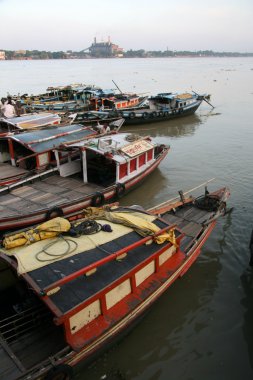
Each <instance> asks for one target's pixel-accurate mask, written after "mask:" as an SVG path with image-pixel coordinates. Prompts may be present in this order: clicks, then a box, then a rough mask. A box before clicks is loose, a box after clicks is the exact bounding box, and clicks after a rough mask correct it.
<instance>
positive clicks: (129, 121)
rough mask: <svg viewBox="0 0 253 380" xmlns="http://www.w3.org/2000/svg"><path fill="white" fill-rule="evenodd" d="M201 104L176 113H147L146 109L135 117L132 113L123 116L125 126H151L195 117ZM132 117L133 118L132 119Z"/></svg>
mask: <svg viewBox="0 0 253 380" xmlns="http://www.w3.org/2000/svg"><path fill="white" fill-rule="evenodd" d="M200 103H201V102H200ZM200 103H199V104H197V105H196V106H194V107H191V108H187V109H181V110H175V112H168V111H165V112H163V111H161V112H156V111H154V112H150V110H148V112H147V110H146V111H145V109H144V110H142V111H141V112H138V113H137V112H136V113H135V116H134V115H133V113H132V115H131V113H129V115H128V116H127V115H126V116H124V115H123V117H124V119H125V123H124V125H137V124H151V123H159V122H166V121H169V120H172V119H177V118H181V117H185V116H189V115H193V114H194V113H195V112H196V111H197V109H198V108H199V106H200ZM130 115H131V117H130Z"/></svg>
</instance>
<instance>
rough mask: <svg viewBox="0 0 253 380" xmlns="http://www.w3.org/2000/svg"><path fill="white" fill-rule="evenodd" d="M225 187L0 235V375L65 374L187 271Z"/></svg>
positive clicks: (11, 378)
mask: <svg viewBox="0 0 253 380" xmlns="http://www.w3.org/2000/svg"><path fill="white" fill-rule="evenodd" d="M228 197H229V190H228V189H227V188H222V189H219V190H217V191H214V192H212V193H208V191H207V190H206V191H205V193H204V195H203V196H201V197H198V198H194V197H188V198H186V197H185V196H184V195H183V194H182V193H181V197H180V199H177V200H174V201H173V202H171V201H169V202H165V203H164V204H162V205H159V206H157V207H155V208H153V209H151V210H149V211H145V210H144V209H143V208H141V207H138V206H130V207H120V206H117V205H114V206H110V207H109V206H107V207H103V208H91V209H87V210H86V211H85V212H84V213H83V214H82V215H79V216H78V215H73V216H72V218H71V219H70V221H67V220H64V219H62V218H56V219H52V220H51V221H49V222H50V224H45V223H44V225H41V226H36V228H33V229H32V230H28V231H23V232H22V233H21V234H19V235H17V234H16V235H15V236H13V235H7V236H5V237H4V239H3V241H2V246H3V247H4V248H2V249H1V250H0V266H1V272H0V276H1V280H2V279H3V278H4V279H5V281H0V283H1V288H0V300H1V305H2V307H1V311H0V332H1V340H0V357H1V368H0V377H1V378H6V379H7V378H8V380H16V379H23V380H26V379H31V380H34V379H39V378H40V379H47V380H55V379H58V378H65V379H70V378H71V375H72V367H74V366H75V365H76V364H77V363H78V362H80V361H84V362H85V361H86V362H87V361H89V360H92V359H93V358H94V357H95V356H96V355H98V354H99V353H101V351H102V350H104V349H105V348H106V347H107V346H108V345H110V344H112V342H114V341H115V340H116V339H117V338H118V337H119V336H121V335H123V334H124V333H125V331H126V330H129V329H130V328H131V327H132V326H133V325H134V324H135V323H136V322H137V321H138V319H139V318H140V317H141V316H142V315H143V314H144V313H145V312H146V310H147V309H148V308H149V307H150V306H151V305H152V304H153V303H154V302H155V301H156V300H157V299H158V298H159V297H160V296H161V295H162V294H163V293H164V292H165V291H166V290H167V289H168V288H169V287H170V286H171V285H172V283H173V282H174V281H175V280H176V279H177V278H179V277H181V276H183V275H184V274H185V273H186V272H187V270H188V269H189V268H190V266H191V265H192V264H193V263H194V261H195V260H196V259H197V257H198V256H199V254H200V251H201V248H202V246H203V244H204V243H205V241H206V240H207V239H208V236H209V235H210V233H211V232H212V230H213V228H214V227H215V224H216V221H217V218H218V217H219V216H221V215H223V214H224V213H225V210H226V201H227V199H228ZM80 217H81V218H82V219H79V218H80ZM64 231H65V234H64V236H63V235H59V234H61V233H63V232H64ZM47 234H48V235H47ZM50 234H51V237H50ZM46 235H47V236H46ZM46 238H49V240H44V239H46ZM41 239H42V240H41ZM34 241H36V242H34ZM33 242H34V243H33Z"/></svg>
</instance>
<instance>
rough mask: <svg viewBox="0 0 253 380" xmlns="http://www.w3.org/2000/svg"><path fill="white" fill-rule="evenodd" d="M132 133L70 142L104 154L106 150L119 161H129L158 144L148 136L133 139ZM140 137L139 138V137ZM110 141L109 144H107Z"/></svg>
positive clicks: (75, 146)
mask: <svg viewBox="0 0 253 380" xmlns="http://www.w3.org/2000/svg"><path fill="white" fill-rule="evenodd" d="M131 136H132V134H131V133H116V134H113V135H108V136H103V137H99V138H93V139H90V140H89V141H88V142H87V141H80V142H76V143H73V144H69V145H68V147H69V148H77V147H78V148H80V147H83V146H85V148H86V149H88V150H93V151H94V152H96V153H98V154H102V155H104V154H105V153H106V152H107V153H111V154H112V155H113V160H114V161H117V162H119V163H124V162H127V161H128V160H129V159H130V158H133V157H137V156H139V155H140V154H142V153H144V152H146V151H148V150H150V149H153V148H154V147H155V146H156V145H157V144H156V142H154V141H150V140H148V139H147V138H143V137H141V136H136V137H137V139H136V140H132V141H131ZM134 136H135V135H134ZM138 137H139V138H138ZM107 142H108V144H107Z"/></svg>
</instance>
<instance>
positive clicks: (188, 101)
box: [97, 93, 213, 125]
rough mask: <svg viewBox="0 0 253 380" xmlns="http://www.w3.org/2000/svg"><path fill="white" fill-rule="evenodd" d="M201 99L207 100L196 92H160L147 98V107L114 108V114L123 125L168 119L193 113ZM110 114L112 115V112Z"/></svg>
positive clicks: (101, 112)
mask: <svg viewBox="0 0 253 380" xmlns="http://www.w3.org/2000/svg"><path fill="white" fill-rule="evenodd" d="M203 101H207V96H206V95H199V94H196V93H182V94H177V93H160V94H157V95H156V96H151V97H149V98H148V106H147V107H141V108H139V109H138V108H137V109H126V110H120V112H119V110H115V112H114V116H116V115H120V116H121V117H123V118H124V119H125V125H133V124H147V123H156V122H160V121H168V120H170V119H175V118H178V117H183V116H188V115H192V114H194V113H195V112H196V111H197V109H198V108H199V106H200V105H201V103H202V102H203ZM207 102H208V101H207ZM208 103H209V102H208ZM209 104H210V103H209ZM210 105H211V104H210ZM212 107H213V106H212ZM97 113H98V114H101V115H105V114H106V113H107V111H106V110H103V111H99V112H97ZM111 116H113V114H112V112H111Z"/></svg>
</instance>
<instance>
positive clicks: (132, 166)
mask: <svg viewBox="0 0 253 380" xmlns="http://www.w3.org/2000/svg"><path fill="white" fill-rule="evenodd" d="M136 169H137V159H136V158H134V159H133V160H131V161H130V173H132V172H133V171H135V170H136Z"/></svg>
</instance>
